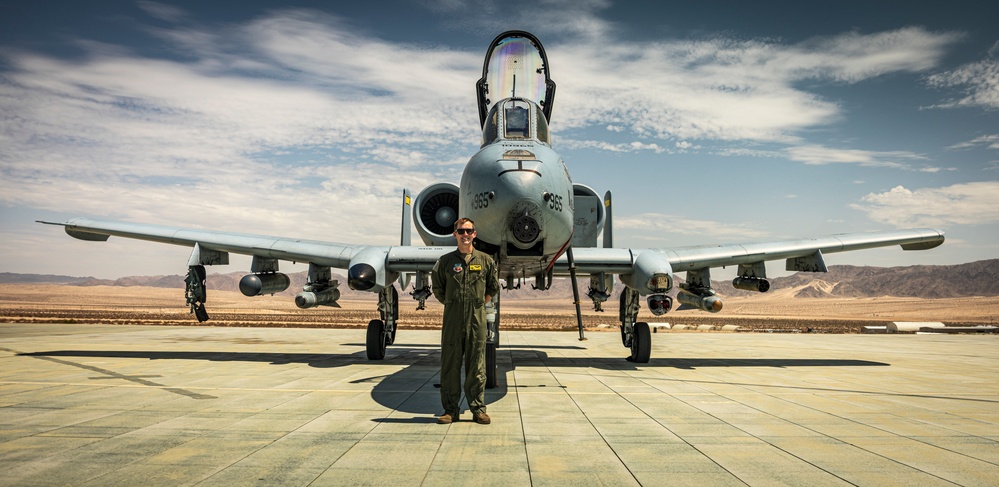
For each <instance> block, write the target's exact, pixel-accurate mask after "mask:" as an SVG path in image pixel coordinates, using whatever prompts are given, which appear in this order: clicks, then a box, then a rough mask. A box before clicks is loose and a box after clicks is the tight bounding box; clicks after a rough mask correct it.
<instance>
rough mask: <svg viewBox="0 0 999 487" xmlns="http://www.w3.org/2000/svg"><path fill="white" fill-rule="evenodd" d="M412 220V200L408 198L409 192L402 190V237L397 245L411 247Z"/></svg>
mask: <svg viewBox="0 0 999 487" xmlns="http://www.w3.org/2000/svg"><path fill="white" fill-rule="evenodd" d="M412 218H413V200H412V198H410V197H409V190H408V189H406V188H402V234H401V235H402V236H401V238H400V241H399V245H402V246H404V247H407V246H409V245H411V243H410V241H411V238H410V234H411V233H412V231H411V230H410V227H412V226H413V225H412Z"/></svg>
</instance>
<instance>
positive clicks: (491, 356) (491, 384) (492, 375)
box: [486, 343, 499, 389]
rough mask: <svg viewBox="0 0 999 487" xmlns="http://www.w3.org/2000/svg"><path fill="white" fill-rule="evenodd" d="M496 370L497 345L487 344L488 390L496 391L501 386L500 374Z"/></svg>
mask: <svg viewBox="0 0 999 487" xmlns="http://www.w3.org/2000/svg"><path fill="white" fill-rule="evenodd" d="M497 372H498V371H497V370H496V344H495V343H486V389H494V388H496V386H498V385H499V377H498V376H499V374H498V373H497Z"/></svg>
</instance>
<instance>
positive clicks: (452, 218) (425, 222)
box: [413, 183, 459, 247]
mask: <svg viewBox="0 0 999 487" xmlns="http://www.w3.org/2000/svg"><path fill="white" fill-rule="evenodd" d="M458 194H459V193H458V186H456V185H455V184H453V183H437V184H433V185H430V186H428V187H427V188H425V189H424V190H423V191H420V194H418V195H417V196H416V201H415V202H414V203H413V220H415V221H416V232H417V233H419V234H420V238H422V239H423V243H424V244H426V245H433V246H442V247H443V246H452V245H456V244H457V242H456V241H455V239H454V235H453V232H454V222H456V221H458Z"/></svg>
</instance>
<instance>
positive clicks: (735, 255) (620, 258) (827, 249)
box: [555, 228, 944, 274]
mask: <svg viewBox="0 0 999 487" xmlns="http://www.w3.org/2000/svg"><path fill="white" fill-rule="evenodd" d="M943 241H944V234H943V232H941V231H940V230H934V229H929V228H923V229H914V230H899V231H893V232H881V233H849V234H840V235H830V236H826V237H817V238H810V239H802V240H788V241H783V242H767V243H752V244H730V245H702V246H693V247H674V248H669V249H606V248H574V249H573V253H574V260H575V263H576V266H577V268H578V271H579V272H583V273H597V272H608V273H615V274H617V273H622V274H627V273H630V272H632V266H633V263H635V262H636V261H637V257H638V256H639V255H641V254H643V253H646V252H653V253H655V254H658V255H660V256H661V257H663V258H665V259H666V260H667V261H669V264H670V267H672V270H673V271H674V272H684V271H696V270H701V269H708V268H712V267H724V266H734V265H753V264H757V263H761V262H765V261H771V260H782V259H783V260H786V261H787V265H786V269H787V270H791V271H812V272H822V271H825V265H824V264H823V263H822V255H823V254H831V253H836V252H848V251H853V250H863V249H873V248H878V247H890V246H894V245H899V246H901V247H902V249H904V250H926V249H931V248H934V247H936V246H938V245H940V244H942V243H943ZM568 267H569V264H568V259H567V258H566V256H565V255H563V256H561V257H560V258H559V260H558V262H557V263H556V266H555V270H556V272H558V273H559V274H565V273H566V272H567V271H568Z"/></svg>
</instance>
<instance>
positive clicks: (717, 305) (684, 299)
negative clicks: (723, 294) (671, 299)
mask: <svg viewBox="0 0 999 487" xmlns="http://www.w3.org/2000/svg"><path fill="white" fill-rule="evenodd" d="M676 300H677V301H679V302H680V304H685V305H687V306H693V307H694V308H697V309H699V310H702V311H707V312H708V313H717V312H719V311H721V309H722V300H721V298H719V297H718V296H715V295H714V294H694V293H690V292H687V291H680V292H679V293H677V295H676Z"/></svg>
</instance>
